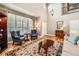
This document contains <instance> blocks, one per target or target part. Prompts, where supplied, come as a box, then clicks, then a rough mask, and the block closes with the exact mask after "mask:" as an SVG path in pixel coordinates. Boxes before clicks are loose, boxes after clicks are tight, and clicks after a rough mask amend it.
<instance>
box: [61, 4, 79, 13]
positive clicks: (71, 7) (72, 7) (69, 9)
mask: <svg viewBox="0 0 79 59" xmlns="http://www.w3.org/2000/svg"><path fill="white" fill-rule="evenodd" d="M74 12H79V3H63V4H62V14H69V13H74Z"/></svg>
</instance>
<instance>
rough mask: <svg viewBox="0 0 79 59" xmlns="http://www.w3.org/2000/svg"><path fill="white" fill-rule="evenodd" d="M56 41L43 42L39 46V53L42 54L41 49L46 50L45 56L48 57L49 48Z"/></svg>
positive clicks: (47, 40)
mask: <svg viewBox="0 0 79 59" xmlns="http://www.w3.org/2000/svg"><path fill="white" fill-rule="evenodd" d="M53 44H54V41H53V40H50V39H46V40H44V41H41V42H40V43H39V45H38V53H40V50H41V48H43V49H44V50H45V54H46V56H47V52H48V48H49V47H51V46H53Z"/></svg>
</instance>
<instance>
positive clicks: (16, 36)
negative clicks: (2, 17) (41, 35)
mask: <svg viewBox="0 0 79 59" xmlns="http://www.w3.org/2000/svg"><path fill="white" fill-rule="evenodd" d="M11 37H12V40H13V44H14V43H15V42H18V43H20V44H22V42H23V41H24V35H20V31H11Z"/></svg>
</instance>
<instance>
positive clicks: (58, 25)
mask: <svg viewBox="0 0 79 59" xmlns="http://www.w3.org/2000/svg"><path fill="white" fill-rule="evenodd" d="M56 23H57V29H61V27H63V23H64V22H63V21H57V22H56Z"/></svg>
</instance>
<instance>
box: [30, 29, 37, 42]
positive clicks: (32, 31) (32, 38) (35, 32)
mask: <svg viewBox="0 0 79 59" xmlns="http://www.w3.org/2000/svg"><path fill="white" fill-rule="evenodd" d="M30 36H31V40H34V39H37V37H38V33H37V30H31V35H30Z"/></svg>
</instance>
